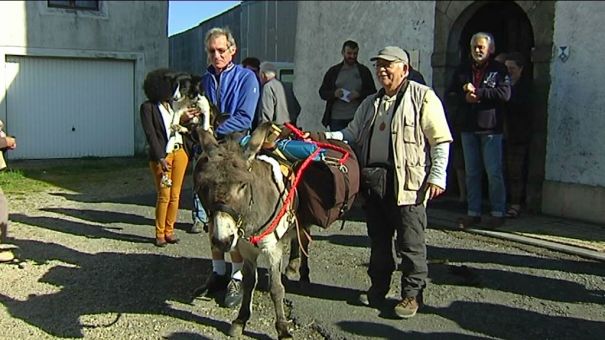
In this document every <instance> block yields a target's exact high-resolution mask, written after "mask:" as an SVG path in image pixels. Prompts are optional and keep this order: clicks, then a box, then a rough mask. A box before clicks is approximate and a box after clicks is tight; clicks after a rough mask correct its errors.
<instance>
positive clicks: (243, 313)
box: [229, 258, 258, 336]
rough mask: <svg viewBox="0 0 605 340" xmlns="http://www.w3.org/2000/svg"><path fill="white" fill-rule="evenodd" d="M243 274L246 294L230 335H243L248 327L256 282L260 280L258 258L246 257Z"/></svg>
mask: <svg viewBox="0 0 605 340" xmlns="http://www.w3.org/2000/svg"><path fill="white" fill-rule="evenodd" d="M242 275H243V279H242V285H243V289H244V296H243V298H242V305H241V306H240V308H239V313H238V314H237V318H236V319H235V320H233V322H232V323H231V328H230V329H229V336H240V335H242V333H243V332H244V328H246V323H247V322H248V320H249V319H250V315H252V297H253V293H254V288H256V282H257V280H258V277H257V272H256V258H255V259H253V260H248V259H244V267H243V268H242Z"/></svg>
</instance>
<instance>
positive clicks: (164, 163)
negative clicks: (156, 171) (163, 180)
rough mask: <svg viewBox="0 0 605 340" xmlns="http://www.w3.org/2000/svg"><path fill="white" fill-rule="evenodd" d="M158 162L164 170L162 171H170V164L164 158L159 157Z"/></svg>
mask: <svg viewBox="0 0 605 340" xmlns="http://www.w3.org/2000/svg"><path fill="white" fill-rule="evenodd" d="M159 163H160V166H161V167H162V171H164V172H167V171H170V165H168V162H166V158H161V159H160V162H159Z"/></svg>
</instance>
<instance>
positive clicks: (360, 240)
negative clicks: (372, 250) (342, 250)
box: [311, 234, 370, 251]
mask: <svg viewBox="0 0 605 340" xmlns="http://www.w3.org/2000/svg"><path fill="white" fill-rule="evenodd" d="M311 238H312V239H313V241H328V242H329V243H331V244H335V245H340V246H345V247H357V248H368V249H369V247H370V239H369V238H368V236H366V235H343V234H332V235H313V234H312V235H311ZM311 251H312V250H311Z"/></svg>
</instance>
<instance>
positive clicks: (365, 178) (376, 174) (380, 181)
mask: <svg viewBox="0 0 605 340" xmlns="http://www.w3.org/2000/svg"><path fill="white" fill-rule="evenodd" d="M387 172H388V169H387V167H384V166H369V167H365V168H363V169H361V181H360V183H359V186H360V187H361V190H362V193H363V194H364V195H365V196H366V198H369V197H371V196H378V197H380V198H381V199H382V198H384V196H385V195H386V192H387Z"/></svg>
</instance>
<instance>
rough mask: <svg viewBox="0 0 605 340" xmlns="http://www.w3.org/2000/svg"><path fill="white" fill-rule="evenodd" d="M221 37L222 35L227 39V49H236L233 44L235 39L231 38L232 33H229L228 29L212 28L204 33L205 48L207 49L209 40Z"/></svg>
mask: <svg viewBox="0 0 605 340" xmlns="http://www.w3.org/2000/svg"><path fill="white" fill-rule="evenodd" d="M221 35H224V36H225V37H226V38H227V47H229V49H233V48H236V47H237V46H236V44H235V38H234V37H233V33H231V30H230V29H229V28H228V27H214V28H211V29H210V30H209V31H208V32H207V33H206V38H205V39H204V42H205V43H206V48H208V44H209V43H210V40H212V39H215V38H216V37H219V36H221Z"/></svg>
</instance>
